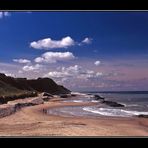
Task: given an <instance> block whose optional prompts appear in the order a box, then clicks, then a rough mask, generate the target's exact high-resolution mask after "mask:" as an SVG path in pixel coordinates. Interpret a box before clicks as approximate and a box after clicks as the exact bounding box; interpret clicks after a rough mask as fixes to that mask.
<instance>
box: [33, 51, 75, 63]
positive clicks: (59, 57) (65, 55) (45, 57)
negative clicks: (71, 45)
mask: <svg viewBox="0 0 148 148" xmlns="http://www.w3.org/2000/svg"><path fill="white" fill-rule="evenodd" d="M74 58H75V57H74V55H73V53H71V52H46V53H44V54H42V55H41V57H37V58H35V60H34V61H35V62H36V63H42V62H45V63H56V62H57V61H67V60H72V59H74Z"/></svg>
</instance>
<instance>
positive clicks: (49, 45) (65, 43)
mask: <svg viewBox="0 0 148 148" xmlns="http://www.w3.org/2000/svg"><path fill="white" fill-rule="evenodd" d="M74 44H75V42H74V40H73V39H72V38H71V37H69V36H67V37H64V38H62V39H61V40H52V39H51V38H46V39H42V40H39V41H33V42H31V43H30V46H31V47H32V48H35V49H53V48H67V47H70V46H73V45H74Z"/></svg>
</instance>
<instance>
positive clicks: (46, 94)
mask: <svg viewBox="0 0 148 148" xmlns="http://www.w3.org/2000/svg"><path fill="white" fill-rule="evenodd" d="M43 96H47V97H53V95H51V94H50V93H47V92H44V93H43Z"/></svg>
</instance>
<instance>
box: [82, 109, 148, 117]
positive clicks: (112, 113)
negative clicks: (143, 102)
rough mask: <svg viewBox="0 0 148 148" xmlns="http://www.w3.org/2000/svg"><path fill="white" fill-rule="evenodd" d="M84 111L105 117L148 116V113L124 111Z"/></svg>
mask: <svg viewBox="0 0 148 148" xmlns="http://www.w3.org/2000/svg"><path fill="white" fill-rule="evenodd" d="M83 110H84V111H88V112H92V113H95V114H100V115H103V116H116V117H132V116H138V115H148V112H139V111H128V110H123V109H110V108H93V107H84V108H83Z"/></svg>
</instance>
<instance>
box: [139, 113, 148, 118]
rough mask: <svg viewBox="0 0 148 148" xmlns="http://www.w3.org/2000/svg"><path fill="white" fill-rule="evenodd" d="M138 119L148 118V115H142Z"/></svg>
mask: <svg viewBox="0 0 148 148" xmlns="http://www.w3.org/2000/svg"><path fill="white" fill-rule="evenodd" d="M138 117H140V118H148V115H143V114H141V115H138Z"/></svg>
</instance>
